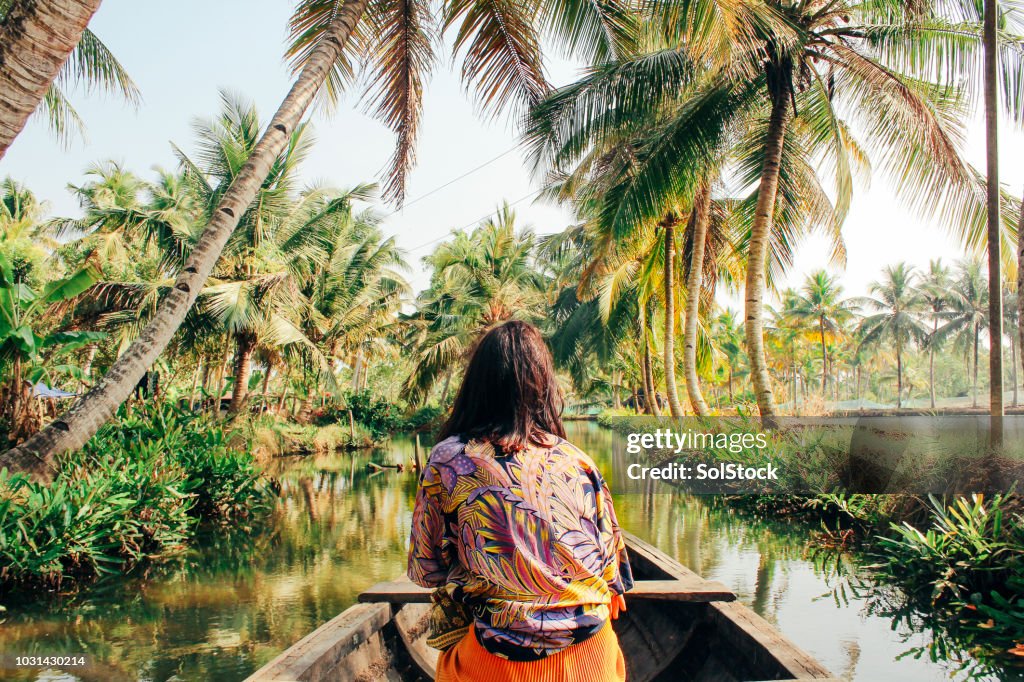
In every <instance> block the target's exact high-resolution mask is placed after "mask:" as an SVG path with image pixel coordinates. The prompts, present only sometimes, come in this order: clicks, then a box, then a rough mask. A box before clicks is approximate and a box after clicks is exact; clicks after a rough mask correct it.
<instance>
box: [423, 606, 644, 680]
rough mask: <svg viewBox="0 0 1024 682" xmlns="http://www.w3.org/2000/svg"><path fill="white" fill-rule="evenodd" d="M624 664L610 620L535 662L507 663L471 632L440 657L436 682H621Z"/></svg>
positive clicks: (624, 672)
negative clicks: (486, 647) (590, 634)
mask: <svg viewBox="0 0 1024 682" xmlns="http://www.w3.org/2000/svg"><path fill="white" fill-rule="evenodd" d="M625 679H626V661H625V659H624V658H623V657H622V649H621V648H620V647H619V638H618V637H616V636H615V630H613V629H612V624H611V620H609V621H608V622H607V623H605V626H604V627H603V628H601V629H600V630H599V631H598V632H597V633H596V634H594V635H592V636H590V637H588V638H587V639H585V640H583V641H582V642H579V643H578V644H572V645H570V646H569V647H567V648H565V649H563V650H562V651H559V652H558V653H556V654H551V655H550V656H548V657H547V658H542V659H541V660H539V661H509V660H507V659H504V658H501V657H500V656H495V655H494V654H492V653H491V652H489V651H487V649H485V648H483V646H481V645H480V643H479V642H478V641H476V635H474V634H473V632H472V631H470V632H469V634H468V635H466V636H465V637H463V638H462V639H461V640H460V641H459V643H458V644H456V645H455V646H453V647H452V648H450V649H448V650H447V651H445V652H442V653H441V656H440V657H439V658H438V661H437V682H624V681H625Z"/></svg>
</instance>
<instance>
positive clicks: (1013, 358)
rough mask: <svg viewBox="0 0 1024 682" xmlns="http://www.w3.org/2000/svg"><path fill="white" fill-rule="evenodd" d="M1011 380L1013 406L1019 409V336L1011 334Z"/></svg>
mask: <svg viewBox="0 0 1024 682" xmlns="http://www.w3.org/2000/svg"><path fill="white" fill-rule="evenodd" d="M1010 367H1011V368H1012V369H1011V372H1010V378H1011V380H1012V381H1013V406H1014V407H1017V335H1016V334H1010Z"/></svg>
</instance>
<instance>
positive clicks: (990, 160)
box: [984, 0, 1004, 445]
mask: <svg viewBox="0 0 1024 682" xmlns="http://www.w3.org/2000/svg"><path fill="white" fill-rule="evenodd" d="M996 5H997V2H996V0H984V13H985V17H984V25H985V28H984V42H985V75H984V81H985V142H986V157H985V158H986V162H987V173H986V175H985V178H986V190H987V202H986V203H987V206H986V208H987V211H986V214H987V218H988V230H987V240H986V242H987V243H986V247H987V249H988V319H989V334H990V338H991V339H992V343H991V344H989V346H990V347H989V355H988V363H989V364H988V374H989V413H990V414H991V415H992V418H993V422H992V427H993V428H992V430H991V431H992V434H993V438H995V439H996V442H995V445H999V444H1001V443H1002V423H1001V422H997V421H996V419H997V418H999V417H1002V416H1003V412H1004V410H1003V277H1002V270H1001V267H1002V253H1001V249H1000V244H1001V238H1002V234H1001V229H1000V227H1001V220H1000V215H999V212H1000V208H1001V207H1000V201H1001V199H1002V197H1001V193H1000V187H999V40H998V37H997V35H998V34H997V30H998V23H999V21H998V14H999V12H998V9H997V7H996ZM997 426H998V430H997V428H996V427H997Z"/></svg>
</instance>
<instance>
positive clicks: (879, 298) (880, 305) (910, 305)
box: [859, 263, 928, 408]
mask: <svg viewBox="0 0 1024 682" xmlns="http://www.w3.org/2000/svg"><path fill="white" fill-rule="evenodd" d="M916 279H917V274H916V272H915V271H914V268H912V267H910V266H908V265H907V264H906V263H898V264H897V265H892V266H889V267H887V268H886V269H885V276H884V278H883V279H882V280H881V281H879V282H873V283H872V284H871V286H870V287H869V288H868V291H869V293H870V294H871V295H870V296H869V297H866V298H864V299H861V300H860V301H859V303H860V305H861V306H862V307H864V308H866V309H868V310H873V311H877V312H876V313H875V314H874V315H869V316H868V317H866V318H864V320H862V321H861V324H860V337H861V345H876V344H879V343H882V342H884V341H890V342H891V343H892V344H893V347H894V350H895V352H896V407H897V408H899V407H902V406H903V354H904V353H905V352H906V351H907V349H908V348H909V346H910V345H911V344H914V343H923V342H924V341H925V340H926V339H927V336H928V332H927V330H926V328H925V326H924V325H923V324H921V321H920V319H919V317H918V315H919V314H920V313H921V311H922V308H923V304H922V301H921V299H920V298H919V297H918V296H917V294H916V292H915V291H914V283H915V280H916Z"/></svg>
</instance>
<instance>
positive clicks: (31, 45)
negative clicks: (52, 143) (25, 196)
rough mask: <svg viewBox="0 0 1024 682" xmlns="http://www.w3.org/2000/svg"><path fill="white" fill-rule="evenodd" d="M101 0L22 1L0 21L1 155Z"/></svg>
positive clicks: (57, 71)
mask: <svg viewBox="0 0 1024 682" xmlns="http://www.w3.org/2000/svg"><path fill="white" fill-rule="evenodd" d="M99 6H100V0H46V1H45V2H41V1H39V0H16V1H15V2H14V5H13V6H12V7H11V9H10V12H9V13H8V14H7V18H6V19H5V20H4V22H3V25H2V26H0V159H2V158H3V157H4V155H5V154H6V153H7V149H8V148H9V147H10V146H11V143H12V142H14V138H15V137H17V136H18V133H20V132H21V130H22V128H24V127H25V122H26V121H28V118H29V116H31V115H32V113H33V112H35V110H36V109H37V108H38V107H39V103H40V102H41V101H42V99H43V97H44V96H45V95H46V93H47V91H48V90H49V89H50V86H51V84H52V83H53V81H54V79H56V78H57V74H59V73H60V70H61V67H63V66H64V62H66V61H67V59H68V56H69V55H70V54H71V51H72V50H74V49H75V46H76V45H78V41H79V40H80V39H81V37H82V32H83V31H85V28H86V26H88V25H89V20H90V19H92V15H93V14H95V13H96V10H97V9H99Z"/></svg>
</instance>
